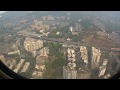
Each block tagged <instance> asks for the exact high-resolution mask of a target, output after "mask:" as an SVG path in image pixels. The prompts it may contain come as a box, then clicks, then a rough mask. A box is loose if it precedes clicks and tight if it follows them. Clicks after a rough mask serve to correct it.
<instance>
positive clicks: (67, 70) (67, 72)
mask: <svg viewBox="0 0 120 90" xmlns="http://www.w3.org/2000/svg"><path fill="white" fill-rule="evenodd" d="M67 58H68V59H67V66H63V78H64V79H76V77H77V70H76V62H75V50H74V49H73V48H68V50H67Z"/></svg>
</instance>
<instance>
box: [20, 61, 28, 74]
mask: <svg viewBox="0 0 120 90" xmlns="http://www.w3.org/2000/svg"><path fill="white" fill-rule="evenodd" d="M29 66H30V62H26V63H25V65H24V66H23V69H22V70H21V72H26V71H27V70H28V68H29Z"/></svg>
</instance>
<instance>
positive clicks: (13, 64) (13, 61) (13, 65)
mask: <svg viewBox="0 0 120 90" xmlns="http://www.w3.org/2000/svg"><path fill="white" fill-rule="evenodd" d="M16 64H17V63H16V60H14V59H13V60H12V63H11V64H10V66H9V68H10V69H11V70H12V69H13V68H15V66H16Z"/></svg>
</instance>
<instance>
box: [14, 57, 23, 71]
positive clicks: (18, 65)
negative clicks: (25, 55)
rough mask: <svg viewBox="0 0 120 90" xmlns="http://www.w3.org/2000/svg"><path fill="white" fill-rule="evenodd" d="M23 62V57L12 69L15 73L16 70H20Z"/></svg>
mask: <svg viewBox="0 0 120 90" xmlns="http://www.w3.org/2000/svg"><path fill="white" fill-rule="evenodd" d="M24 62H25V59H21V60H20V61H19V62H18V64H17V66H16V68H15V69H14V70H13V71H14V72H16V73H18V71H19V70H20V68H21V67H22V66H23V64H24Z"/></svg>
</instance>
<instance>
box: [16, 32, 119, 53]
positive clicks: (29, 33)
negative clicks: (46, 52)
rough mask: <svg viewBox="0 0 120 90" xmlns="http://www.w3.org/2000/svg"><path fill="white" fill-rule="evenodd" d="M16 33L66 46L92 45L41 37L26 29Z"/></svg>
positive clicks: (108, 49) (113, 50) (114, 50)
mask: <svg viewBox="0 0 120 90" xmlns="http://www.w3.org/2000/svg"><path fill="white" fill-rule="evenodd" d="M18 35H22V36H26V37H32V38H35V39H41V40H45V41H50V42H58V43H61V44H64V45H67V46H68V47H80V46H86V47H93V46H92V45H87V44H83V43H77V42H72V41H66V40H63V39H56V38H47V37H42V35H40V34H37V33H33V32H28V31H26V30H23V31H20V32H18ZM95 48H99V49H101V50H104V51H109V52H120V49H119V48H115V49H111V48H104V47H98V46H95Z"/></svg>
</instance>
